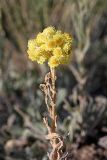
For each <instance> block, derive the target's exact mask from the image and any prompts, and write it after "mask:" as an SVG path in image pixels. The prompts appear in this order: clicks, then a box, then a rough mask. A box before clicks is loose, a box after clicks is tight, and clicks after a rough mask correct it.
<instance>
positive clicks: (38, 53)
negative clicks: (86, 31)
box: [27, 27, 72, 68]
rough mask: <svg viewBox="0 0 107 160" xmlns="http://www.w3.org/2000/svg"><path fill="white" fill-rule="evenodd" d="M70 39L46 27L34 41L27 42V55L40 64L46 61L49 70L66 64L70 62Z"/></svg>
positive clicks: (67, 35) (66, 34) (52, 28)
mask: <svg viewBox="0 0 107 160" xmlns="http://www.w3.org/2000/svg"><path fill="white" fill-rule="evenodd" d="M71 47H72V37H71V36H70V35H69V34H68V33H62V32H61V31H60V30H56V29H55V28H54V27H48V28H46V29H44V30H43V32H42V33H39V34H38V35H37V37H36V38H35V39H32V40H29V41H28V51H27V53H28V55H29V58H30V59H31V60H32V61H37V62H38V63H40V64H43V63H44V62H46V61H48V65H49V66H50V67H51V68H54V67H57V66H58V65H60V64H66V63H68V62H69V60H70V56H71Z"/></svg>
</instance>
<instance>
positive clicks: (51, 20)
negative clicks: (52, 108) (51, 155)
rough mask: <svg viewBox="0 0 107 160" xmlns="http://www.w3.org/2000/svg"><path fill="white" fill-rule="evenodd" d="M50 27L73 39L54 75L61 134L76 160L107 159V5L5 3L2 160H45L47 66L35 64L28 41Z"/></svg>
mask: <svg viewBox="0 0 107 160" xmlns="http://www.w3.org/2000/svg"><path fill="white" fill-rule="evenodd" d="M47 26H54V27H56V28H57V29H61V30H63V31H66V32H69V33H70V34H72V35H73V37H74V42H73V51H72V52H73V58H72V59H71V63H70V64H69V65H67V66H61V67H59V68H58V69H57V76H58V78H57V92H58V93H57V97H58V99H57V113H58V125H59V132H60V133H61V134H62V135H63V137H64V138H65V142H66V144H67V151H69V153H71V154H72V158H70V159H71V160H106V159H107V1H106V0H92V1H90V0H1V1H0V160H47V151H48V152H49V150H47V148H50V147H49V143H47V141H45V139H44V137H43V136H44V135H45V134H46V128H45V126H44V125H43V123H42V118H43V116H45V115H46V114H47V111H46V106H45V103H44V96H43V94H42V92H41V91H40V89H39V84H40V83H42V82H43V79H44V75H45V74H46V73H47V72H48V70H49V68H48V67H47V66H46V65H38V64H37V63H35V62H31V61H30V60H29V59H28V56H27V53H26V51H27V42H28V39H31V38H34V37H35V36H36V34H37V33H38V32H40V31H42V30H43V29H44V28H45V27H47Z"/></svg>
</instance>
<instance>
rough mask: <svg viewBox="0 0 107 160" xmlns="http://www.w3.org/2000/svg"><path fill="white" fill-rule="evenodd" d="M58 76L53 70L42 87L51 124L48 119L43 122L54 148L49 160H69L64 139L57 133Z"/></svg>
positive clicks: (47, 75)
mask: <svg viewBox="0 0 107 160" xmlns="http://www.w3.org/2000/svg"><path fill="white" fill-rule="evenodd" d="M55 82H56V74H55V69H53V68H51V69H50V72H49V73H47V74H46V76H45V81H44V84H41V85H40V88H41V90H42V91H43V92H44V94H45V103H46V106H47V110H48V113H49V117H50V120H51V122H50V123H49V120H48V117H44V118H43V121H44V124H45V126H46V128H47V130H48V135H46V139H48V140H49V141H50V143H51V146H52V151H51V153H50V154H49V155H48V157H49V160H61V159H63V160H67V155H68V154H66V155H65V156H64V152H65V148H66V147H65V144H64V140H63V137H62V136H60V135H59V134H58V132H57V114H56V87H55Z"/></svg>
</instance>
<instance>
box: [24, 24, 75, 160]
mask: <svg viewBox="0 0 107 160" xmlns="http://www.w3.org/2000/svg"><path fill="white" fill-rule="evenodd" d="M71 48H72V37H71V36H70V35H69V34H68V33H62V32H61V31H60V30H56V29H55V28H54V27H48V28H46V29H44V30H43V32H42V33H39V34H38V35H37V37H36V38H35V39H32V40H29V41H28V51H27V52H28V55H29V58H30V59H31V60H32V61H37V62H38V63H40V64H43V63H44V62H46V61H47V62H48V65H49V67H50V72H49V73H47V74H46V76H45V81H44V84H40V88H41V90H42V91H43V92H44V95H45V103H46V106H47V110H48V113H49V117H50V118H49V119H48V117H44V118H43V121H44V124H45V126H46V127H47V130H48V134H47V135H46V139H48V140H50V143H51V146H52V151H51V153H50V154H49V156H48V157H49V159H50V160H60V159H62V158H63V160H67V157H68V153H66V145H65V143H64V139H63V137H62V136H61V135H60V134H59V133H58V131H57V130H58V126H57V114H56V88H55V81H56V74H55V67H58V66H59V65H60V64H66V63H68V62H69V60H70V57H71ZM49 121H51V122H49Z"/></svg>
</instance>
